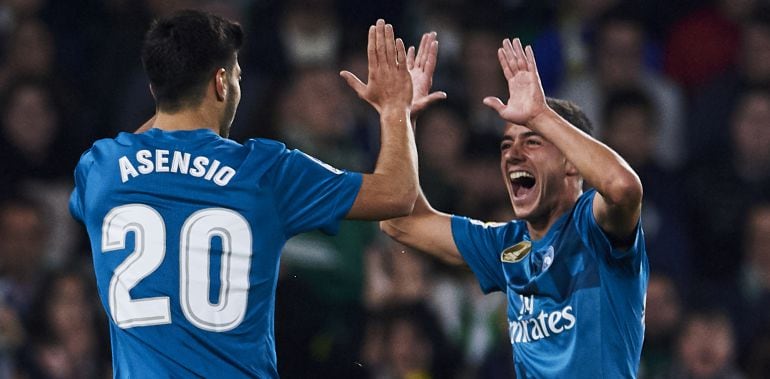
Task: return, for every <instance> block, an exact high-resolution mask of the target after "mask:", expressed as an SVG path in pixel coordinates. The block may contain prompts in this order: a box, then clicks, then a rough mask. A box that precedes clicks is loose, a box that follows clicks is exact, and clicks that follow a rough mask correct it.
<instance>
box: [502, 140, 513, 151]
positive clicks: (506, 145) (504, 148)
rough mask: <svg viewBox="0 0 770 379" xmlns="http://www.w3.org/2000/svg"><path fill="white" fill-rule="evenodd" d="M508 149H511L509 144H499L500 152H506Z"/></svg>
mask: <svg viewBox="0 0 770 379" xmlns="http://www.w3.org/2000/svg"><path fill="white" fill-rule="evenodd" d="M510 147H511V143H510V142H503V143H501V144H500V151H505V150H508V148H510Z"/></svg>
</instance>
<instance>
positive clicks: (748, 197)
mask: <svg viewBox="0 0 770 379" xmlns="http://www.w3.org/2000/svg"><path fill="white" fill-rule="evenodd" d="M179 8H199V9H206V10H209V11H212V12H215V13H218V14H220V15H222V16H225V17H227V18H231V19H234V20H237V21H239V22H240V23H241V24H242V25H243V26H244V28H245V29H246V33H247V42H246V47H245V48H244V49H243V50H242V52H241V54H240V57H239V58H240V64H241V67H242V69H243V72H244V73H243V82H242V92H243V96H242V100H241V105H240V108H239V111H238V113H237V116H236V121H235V123H234V127H233V130H232V135H231V138H233V139H235V140H238V141H243V140H244V139H246V138H252V137H268V138H276V139H279V140H281V141H283V142H285V143H286V144H287V145H288V146H289V147H290V148H299V149H301V150H303V151H305V152H307V153H309V154H311V155H314V156H316V157H318V158H320V159H322V160H324V161H326V162H328V163H330V164H332V165H334V166H336V167H338V168H344V169H349V170H358V171H368V170H371V169H372V168H373V165H374V161H375V159H376V156H377V148H378V141H377V140H378V138H379V125H378V117H377V114H376V113H375V112H374V111H373V110H372V109H370V108H369V107H368V106H367V105H366V104H365V103H364V102H363V101H361V100H359V99H357V98H356V97H355V94H354V92H353V91H352V90H350V89H349V88H346V84H345V83H344V81H343V80H342V79H341V78H340V77H339V76H338V74H337V73H338V72H339V70H341V69H348V70H351V71H352V72H354V73H356V74H357V75H358V76H359V77H362V78H365V77H366V54H365V44H366V30H367V27H368V25H370V24H372V23H373V22H374V21H375V20H376V19H377V18H385V19H386V20H387V21H388V22H390V23H392V24H393V25H394V28H395V30H396V34H397V35H399V36H401V37H403V38H404V39H405V41H406V43H407V44H408V45H409V44H416V43H418V42H419V37H420V35H421V33H423V32H426V31H431V30H434V31H437V32H438V39H439V41H440V42H439V46H440V48H439V63H438V68H437V71H436V75H435V81H434V89H437V90H443V91H446V92H447V93H448V95H449V98H448V99H447V100H446V101H444V102H442V103H441V104H440V105H437V106H433V107H432V108H430V109H429V110H428V111H426V112H425V113H424V114H423V115H421V117H420V118H419V120H418V122H417V145H418V149H419V154H420V170H421V172H420V174H421V183H422V186H423V188H424V190H425V193H426V194H427V197H428V198H429V200H430V201H431V202H432V204H433V205H434V207H436V208H437V209H439V210H442V211H445V212H449V213H455V214H462V215H467V216H471V217H474V218H478V219H481V220H487V221H505V220H509V219H510V218H511V217H512V215H511V207H510V204H509V201H508V198H507V194H506V192H505V187H504V186H503V183H502V182H501V180H502V178H501V174H500V172H499V137H500V133H501V132H502V126H503V125H502V122H501V121H500V120H499V119H498V117H497V116H496V114H495V113H494V112H492V111H491V110H489V109H487V108H486V107H485V106H484V105H483V104H482V102H481V100H482V99H483V98H484V97H485V96H498V97H501V98H506V95H507V88H506V83H505V81H504V79H503V77H502V74H501V72H500V68H499V63H498V60H497V57H496V49H497V48H498V46H499V45H500V42H501V40H502V39H503V38H505V37H511V36H519V37H521V38H522V40H523V42H524V43H527V44H532V45H533V47H534V50H535V55H536V58H537V63H538V67H539V71H540V75H541V77H542V80H543V83H544V87H545V91H546V95H549V96H553V97H561V98H565V99H568V100H572V101H574V102H576V103H577V104H578V105H580V106H582V107H583V109H584V110H585V111H586V112H587V114H588V115H589V117H590V118H591V119H592V121H593V122H594V127H595V133H594V134H595V136H596V137H597V138H599V139H601V140H602V141H604V142H605V143H607V144H608V145H610V146H611V147H613V148H614V149H615V150H616V151H617V152H619V153H620V154H621V155H622V156H623V157H625V159H626V160H627V161H628V162H629V163H630V164H631V166H633V168H634V169H635V170H636V171H637V172H638V174H639V175H640V177H641V179H642V182H643V184H644V191H645V198H644V208H643V216H642V219H643V224H644V230H645V236H646V240H647V252H648V255H649V260H650V267H651V271H652V274H651V277H650V284H649V290H648V294H647V308H646V325H647V329H646V336H645V342H644V349H643V354H642V364H641V367H640V377H641V378H651V379H657V378H767V377H770V8H768V4H767V2H766V1H762V0H716V1H711V2H709V1H694V0H683V1H668V0H635V1H631V0H629V1H620V0H562V1H557V0H540V1H526V0H475V1H470V0H465V1H463V0H390V1H382V2H367V1H356V0H336V1H335V0H288V1H280V0H230V1H205V0H142V1H138V0H4V1H0V178H1V181H0V378H19V379H22V378H24V379H26V378H29V379H34V378H62V379H65V378H106V377H110V375H111V371H110V366H111V365H110V352H109V346H110V345H109V333H108V328H107V319H106V316H105V313H104V311H103V309H102V306H101V304H100V302H99V299H98V297H97V294H96V286H95V284H94V275H93V271H92V268H91V261H90V259H91V258H90V254H91V253H90V247H89V245H88V242H87V238H86V235H85V231H84V229H83V228H82V227H81V226H80V225H79V224H76V223H75V222H74V221H72V219H71V218H70V217H69V213H68V210H67V201H68V197H69V193H70V191H71V189H72V170H73V169H74V167H75V164H76V162H77V159H78V156H79V154H80V153H81V152H82V151H84V150H85V149H86V148H88V147H89V146H90V145H91V144H92V143H93V141H95V140H96V139H98V138H105V137H113V136H115V135H116V134H117V133H118V132H121V131H133V130H135V129H136V128H137V127H139V125H141V124H142V123H143V122H144V121H146V120H147V119H148V118H150V117H151V116H152V114H153V112H154V103H153V100H152V97H151V95H150V92H149V89H148V82H147V79H146V78H145V76H144V73H143V71H142V67H141V62H140V59H139V55H140V54H139V50H140V47H141V42H142V38H143V33H144V32H145V30H146V29H147V28H148V26H149V23H150V22H151V20H152V19H154V18H157V17H159V16H163V15H166V14H169V13H170V12H172V11H174V10H176V9H179ZM164 190H176V189H164ZM255 264H258V261H255ZM277 296H278V297H277V302H276V318H275V320H276V321H275V324H276V344H277V349H278V364H279V371H280V372H281V374H282V376H283V377H285V378H305V377H319V378H320V377H324V378H332V377H336V378H343V377H370V378H410V379H411V378H420V379H422V378H511V377H513V371H512V367H511V365H512V362H511V351H510V350H511V346H510V342H509V340H508V333H507V324H506V320H505V319H506V316H505V297H504V296H503V295H502V294H499V293H498V294H493V295H489V296H484V295H482V293H481V291H480V289H479V287H478V285H477V282H476V281H475V279H474V278H473V276H472V275H471V273H470V272H469V271H468V270H467V269H463V268H453V267H448V266H445V265H443V264H441V263H439V262H436V261H433V260H431V259H429V258H426V257H424V256H423V255H420V254H419V253H416V252H414V251H410V250H408V249H405V248H404V247H402V246H399V245H397V244H395V243H394V242H391V241H390V240H388V239H387V238H386V237H385V236H384V235H383V234H382V233H380V232H379V229H378V227H377V225H376V224H375V223H366V222H345V223H344V224H343V225H342V227H341V230H340V233H339V235H338V236H336V237H328V236H325V235H323V234H320V233H310V234H305V235H301V236H298V237H296V238H294V239H292V240H291V241H290V242H289V243H288V244H287V246H286V248H285V250H284V253H283V257H282V265H281V275H280V279H279V284H278V295H277ZM243 354H249V352H248V351H244V352H243Z"/></svg>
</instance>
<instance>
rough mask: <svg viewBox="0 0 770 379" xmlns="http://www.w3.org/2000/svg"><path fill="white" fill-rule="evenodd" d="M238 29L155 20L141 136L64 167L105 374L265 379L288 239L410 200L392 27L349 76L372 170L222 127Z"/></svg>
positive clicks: (208, 19) (401, 61)
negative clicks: (71, 179)
mask: <svg viewBox="0 0 770 379" xmlns="http://www.w3.org/2000/svg"><path fill="white" fill-rule="evenodd" d="M242 39H243V32H242V31H241V28H240V26H239V25H238V24H236V23H233V22H231V21H228V20H225V19H222V18H220V17H217V16H214V15H211V14H208V13H205V12H200V11H182V12H179V13H176V14H173V15H171V16H169V17H167V18H164V19H161V20H158V21H156V22H154V23H153V25H152V27H151V28H150V30H149V32H148V33H147V36H146V38H145V41H144V46H143V52H142V61H143V64H144V67H145V70H146V72H147V74H148V76H149V79H150V87H151V90H152V93H153V96H154V97H155V100H156V105H157V107H156V116H155V117H154V118H153V119H151V120H150V121H148V123H147V124H146V125H145V126H143V128H144V129H147V130H146V131H143V130H140V131H143V133H137V134H129V133H121V134H119V135H118V136H117V137H116V138H114V139H103V140H100V141H97V142H96V143H95V144H94V145H93V146H92V147H91V148H90V149H89V150H88V151H86V152H85V153H84V154H83V156H82V157H81V159H80V161H79V163H78V165H77V167H76V169H75V189H74V191H73V193H72V196H71V198H70V211H71V213H72V215H73V216H74V217H75V218H76V219H78V220H80V221H82V222H83V223H84V224H85V226H86V228H87V230H88V235H89V237H90V241H91V248H92V251H93V262H94V270H95V273H96V281H97V285H98V288H99V295H100V297H101V301H102V305H103V306H104V309H105V311H106V313H107V314H108V316H109V326H110V336H111V341H112V355H113V360H112V362H113V373H114V376H115V377H117V378H139V377H141V378H144V377H157V378H160V377H163V378H170V377H175V378H188V377H206V378H241V377H256V378H274V377H277V376H278V372H277V366H276V355H275V346H274V337H273V324H274V304H275V290H276V282H277V278H278V266H279V258H280V252H281V248H282V247H283V245H284V243H285V242H286V240H287V239H289V238H290V237H292V236H294V235H296V234H298V233H301V232H304V231H309V230H314V229H320V230H322V231H325V232H328V233H334V232H335V231H336V230H337V228H338V224H339V221H340V220H341V219H343V218H352V219H366V220H381V219H386V218H391V217H397V216H404V215H407V214H409V212H410V211H411V210H412V207H413V204H414V200H415V198H416V196H417V188H418V185H417V172H416V170H417V157H416V154H417V153H416V148H415V145H414V135H413V131H412V128H411V125H410V108H411V103H412V85H411V77H410V75H409V70H408V68H407V62H406V58H407V57H406V51H405V49H404V44H403V42H401V41H400V40H397V39H395V37H394V33H393V28H392V27H391V26H390V25H388V24H386V23H385V22H384V21H383V20H378V21H377V23H376V25H372V26H371V27H370V29H369V34H368V48H367V51H368V59H369V65H368V68H369V74H368V81H367V83H366V84H364V83H362V82H361V81H360V80H357V79H356V80H355V82H356V83H355V85H354V88H355V89H356V92H357V93H358V94H359V96H361V97H362V98H363V99H365V100H366V101H368V102H369V103H370V104H371V105H372V106H374V108H375V109H377V111H378V112H379V114H380V122H381V149H380V154H379V157H378V160H377V164H376V167H375V170H374V172H373V173H371V174H361V173H356V172H348V171H342V170H338V169H335V168H333V167H331V166H328V165H326V164H324V163H321V162H320V161H318V160H317V159H315V158H312V157H310V156H308V155H306V154H304V153H302V152H300V151H297V150H289V149H287V148H286V147H285V146H284V145H283V144H281V143H279V142H276V141H271V140H267V139H251V140H248V141H247V142H246V143H245V144H243V145H241V144H239V143H237V142H234V141H231V140H228V139H227V138H226V136H227V135H228V132H229V128H230V125H231V123H232V120H233V118H234V117H235V112H236V109H237V107H238V104H239V101H240V84H239V80H240V75H241V70H240V66H239V64H238V51H239V49H240V46H241V43H242ZM343 76H346V79H348V81H349V82H350V80H351V79H352V78H351V77H350V76H349V75H347V74H343Z"/></svg>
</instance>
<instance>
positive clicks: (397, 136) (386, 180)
mask: <svg viewBox="0 0 770 379" xmlns="http://www.w3.org/2000/svg"><path fill="white" fill-rule="evenodd" d="M380 124H381V128H380V139H381V143H380V153H379V156H378V157H377V164H376V166H375V168H374V175H376V176H378V177H380V178H381V179H382V181H381V183H380V184H381V185H382V186H383V188H382V190H383V192H384V193H385V194H387V196H388V197H389V198H391V199H392V200H393V202H394V203H395V204H394V206H395V207H396V208H399V209H405V210H406V213H405V214H409V213H411V211H412V207H413V205H414V201H415V198H416V197H417V192H418V186H419V182H418V177H417V147H416V146H415V141H414V132H413V131H412V125H411V122H410V118H409V110H408V109H407V108H399V107H394V108H384V109H383V111H382V113H381V115H380ZM405 214H401V215H399V216H403V215H405Z"/></svg>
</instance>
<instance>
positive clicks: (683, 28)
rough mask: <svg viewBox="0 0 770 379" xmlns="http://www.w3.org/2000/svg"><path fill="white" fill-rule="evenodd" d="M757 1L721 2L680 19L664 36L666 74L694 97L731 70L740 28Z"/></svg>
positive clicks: (733, 0) (703, 6) (736, 51)
mask: <svg viewBox="0 0 770 379" xmlns="http://www.w3.org/2000/svg"><path fill="white" fill-rule="evenodd" d="M756 3H757V1H755V0H738V1H736V0H718V1H713V2H708V3H705V4H702V5H700V6H698V7H697V8H696V9H695V10H692V11H691V12H689V13H688V14H686V15H685V16H684V17H682V18H681V19H679V20H678V21H677V22H676V23H675V24H674V25H672V26H671V30H670V31H669V32H668V33H667V34H666V36H665V39H666V41H665V51H664V55H665V57H664V59H665V62H664V68H665V72H666V74H667V75H668V76H669V77H670V78H671V79H673V80H674V81H676V82H677V83H678V84H679V85H680V86H682V88H683V89H684V90H685V91H686V93H687V95H689V96H692V95H694V94H695V93H697V89H698V88H699V87H700V86H702V85H704V84H706V83H708V82H710V81H711V80H712V79H714V78H715V77H717V76H719V75H721V74H723V73H724V72H725V71H727V70H729V69H731V68H732V66H733V65H734V64H735V63H736V59H737V57H738V50H739V45H740V38H741V25H742V24H743V22H744V21H745V20H746V19H747V18H748V17H750V15H751V12H752V11H753V9H754V7H755V6H756Z"/></svg>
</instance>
